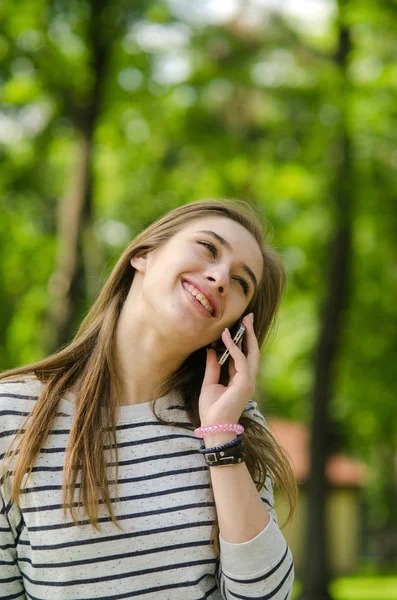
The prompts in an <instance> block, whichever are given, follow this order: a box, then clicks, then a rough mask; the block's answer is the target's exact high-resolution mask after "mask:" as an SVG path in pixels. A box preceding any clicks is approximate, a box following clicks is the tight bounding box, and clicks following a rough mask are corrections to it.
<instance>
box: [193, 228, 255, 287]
mask: <svg viewBox="0 0 397 600" xmlns="http://www.w3.org/2000/svg"><path fill="white" fill-rule="evenodd" d="M197 233H206V234H207V235H210V236H211V237H213V238H214V239H215V240H216V241H217V242H219V243H220V244H221V246H223V247H224V248H227V250H229V251H230V252H231V251H232V250H233V248H232V246H231V245H230V244H229V242H228V241H227V240H225V238H223V237H222V236H221V235H219V233H215V231H210V230H208V229H204V230H201V231H198V232H197ZM240 267H241V268H242V269H243V270H244V271H245V272H246V273H247V275H248V276H249V277H250V278H251V280H252V283H253V284H254V288H255V289H256V288H257V287H258V282H257V279H256V277H255V273H254V272H253V270H252V269H250V268H249V266H248V265H246V264H245V263H243V262H241V263H240Z"/></svg>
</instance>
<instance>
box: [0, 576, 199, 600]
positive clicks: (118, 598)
mask: <svg viewBox="0 0 397 600" xmlns="http://www.w3.org/2000/svg"><path fill="white" fill-rule="evenodd" d="M206 577H208V575H202V576H201V577H199V578H198V579H195V580H193V581H185V582H184V583H171V584H168V585H159V586H158V587H151V588H146V589H142V590H137V591H136V592H125V593H123V594H117V595H115V594H112V600H124V599H126V598H131V597H133V596H142V595H144V594H156V593H158V592H162V591H165V590H174V589H180V588H184V587H192V586H195V585H197V584H198V583H200V581H202V580H203V579H205V578H206ZM25 594H26V596H27V597H28V598H30V600H46V599H45V598H38V597H37V596H33V595H32V594H30V593H29V592H28V591H27V590H25ZM0 600H1V599H0ZM6 600H8V598H7V599H6ZM79 600H92V598H80V599H79ZM95 600H109V596H101V597H97V598H95Z"/></svg>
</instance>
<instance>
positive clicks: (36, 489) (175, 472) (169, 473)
mask: <svg viewBox="0 0 397 600" xmlns="http://www.w3.org/2000/svg"><path fill="white" fill-rule="evenodd" d="M198 471H208V467H207V465H205V466H202V467H190V468H189V469H178V470H173V471H163V472H162V473H152V474H151V475H143V476H141V477H127V478H126V479H119V481H118V484H119V485H122V484H125V483H132V482H134V483H135V482H139V481H148V480H150V479H161V478H162V477H172V476H174V475H183V474H184V473H197V472H198ZM108 484H109V485H114V484H115V481H114V480H111V481H108ZM79 487H80V483H76V489H78V488H79ZM61 489H62V485H36V486H35V487H32V488H24V489H23V490H21V494H30V493H32V492H48V491H50V490H61Z"/></svg>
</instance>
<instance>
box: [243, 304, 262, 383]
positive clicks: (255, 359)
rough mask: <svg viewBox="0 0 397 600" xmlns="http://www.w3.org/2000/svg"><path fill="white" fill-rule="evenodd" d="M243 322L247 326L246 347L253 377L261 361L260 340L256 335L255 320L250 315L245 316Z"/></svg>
mask: <svg viewBox="0 0 397 600" xmlns="http://www.w3.org/2000/svg"><path fill="white" fill-rule="evenodd" d="M243 324H244V326H245V327H246V332H245V348H246V351H247V354H246V357H247V362H248V368H249V371H250V373H251V375H252V377H255V376H256V373H257V372H258V369H259V362H260V356H261V354H260V349H259V346H258V340H257V337H256V333H255V329H254V324H253V321H252V320H251V318H250V315H247V316H246V317H244V320H243Z"/></svg>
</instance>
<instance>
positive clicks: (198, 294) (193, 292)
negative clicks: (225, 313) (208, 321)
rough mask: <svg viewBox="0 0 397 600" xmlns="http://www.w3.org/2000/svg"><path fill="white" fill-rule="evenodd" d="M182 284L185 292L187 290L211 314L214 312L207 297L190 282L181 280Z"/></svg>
mask: <svg viewBox="0 0 397 600" xmlns="http://www.w3.org/2000/svg"><path fill="white" fill-rule="evenodd" d="M182 286H183V287H184V288H185V290H186V291H187V292H189V293H190V294H191V295H192V296H194V297H195V298H196V300H198V301H199V302H200V304H202V305H203V306H204V308H206V309H207V310H208V312H209V313H210V314H211V315H212V313H213V312H214V310H213V308H212V306H211V303H210V302H209V300H208V298H206V297H205V296H204V295H203V294H202V293H201V292H199V291H198V289H196V288H195V287H194V285H192V284H191V283H187V282H186V281H183V282H182Z"/></svg>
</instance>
